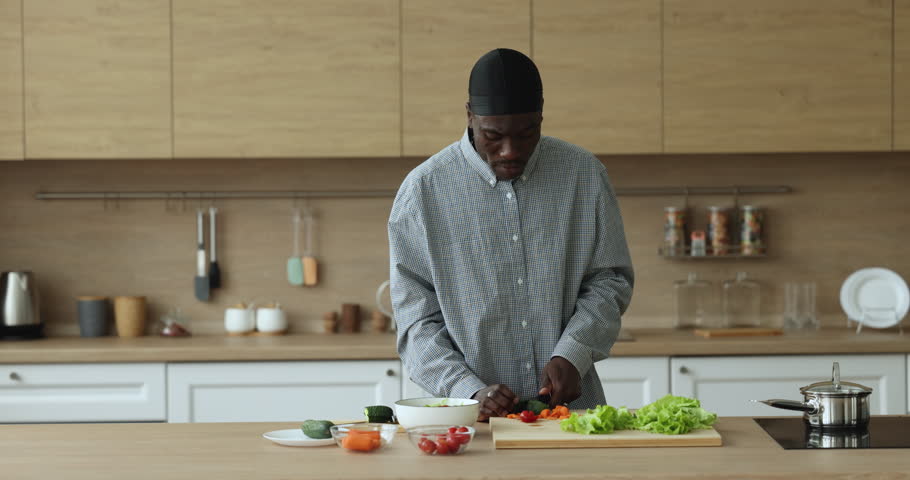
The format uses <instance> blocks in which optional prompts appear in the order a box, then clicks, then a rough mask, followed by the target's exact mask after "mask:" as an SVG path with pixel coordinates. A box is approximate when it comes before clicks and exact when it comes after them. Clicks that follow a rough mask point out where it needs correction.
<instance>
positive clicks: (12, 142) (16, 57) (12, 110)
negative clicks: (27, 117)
mask: <svg viewBox="0 0 910 480" xmlns="http://www.w3.org/2000/svg"><path fill="white" fill-rule="evenodd" d="M0 65H2V68H0V160H22V158H23V157H22V156H23V152H22V145H23V144H22V0H0Z"/></svg>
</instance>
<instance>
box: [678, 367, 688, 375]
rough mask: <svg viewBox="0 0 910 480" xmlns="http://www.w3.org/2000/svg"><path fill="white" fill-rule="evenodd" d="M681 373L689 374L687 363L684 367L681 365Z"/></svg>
mask: <svg viewBox="0 0 910 480" xmlns="http://www.w3.org/2000/svg"><path fill="white" fill-rule="evenodd" d="M679 373H681V374H683V375H688V373H689V369H688V368H687V367H686V366H685V365H683V366H682V367H679Z"/></svg>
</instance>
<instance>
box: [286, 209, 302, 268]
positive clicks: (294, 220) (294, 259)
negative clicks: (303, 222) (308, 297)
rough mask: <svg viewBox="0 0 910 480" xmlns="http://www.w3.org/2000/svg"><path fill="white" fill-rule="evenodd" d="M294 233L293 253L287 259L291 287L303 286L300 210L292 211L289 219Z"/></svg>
mask: <svg viewBox="0 0 910 480" xmlns="http://www.w3.org/2000/svg"><path fill="white" fill-rule="evenodd" d="M291 227H292V228H293V231H294V252H293V253H292V254H291V258H288V282H289V283H290V284H291V285H297V286H300V285H303V263H302V262H301V261H300V210H296V209H295V210H294V215H293V216H292V217H291Z"/></svg>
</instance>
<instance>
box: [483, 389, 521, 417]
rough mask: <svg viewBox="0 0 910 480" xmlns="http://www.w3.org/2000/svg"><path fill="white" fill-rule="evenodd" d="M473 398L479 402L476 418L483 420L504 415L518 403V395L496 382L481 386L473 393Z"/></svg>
mask: <svg viewBox="0 0 910 480" xmlns="http://www.w3.org/2000/svg"><path fill="white" fill-rule="evenodd" d="M474 400H477V401H479V402H480V414H479V415H478V416H477V420H479V421H481V422H483V421H486V420H488V419H489V418H490V417H504V416H506V415H508V414H509V413H511V412H512V407H514V406H515V404H517V403H518V396H517V395H515V394H514V393H512V390H511V389H509V387H507V386H505V385H502V384H496V385H490V386H489V387H486V388H481V389H480V390H478V391H477V393H475V394H474Z"/></svg>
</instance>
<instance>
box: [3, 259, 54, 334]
mask: <svg viewBox="0 0 910 480" xmlns="http://www.w3.org/2000/svg"><path fill="white" fill-rule="evenodd" d="M0 295H2V297H0V300H2V302H3V303H2V308H0V338H5V339H26V338H40V337H42V336H44V333H43V330H44V323H43V322H42V321H41V314H40V312H39V311H38V288H37V286H36V285H35V275H34V274H33V273H32V272H25V271H22V272H3V273H0Z"/></svg>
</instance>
